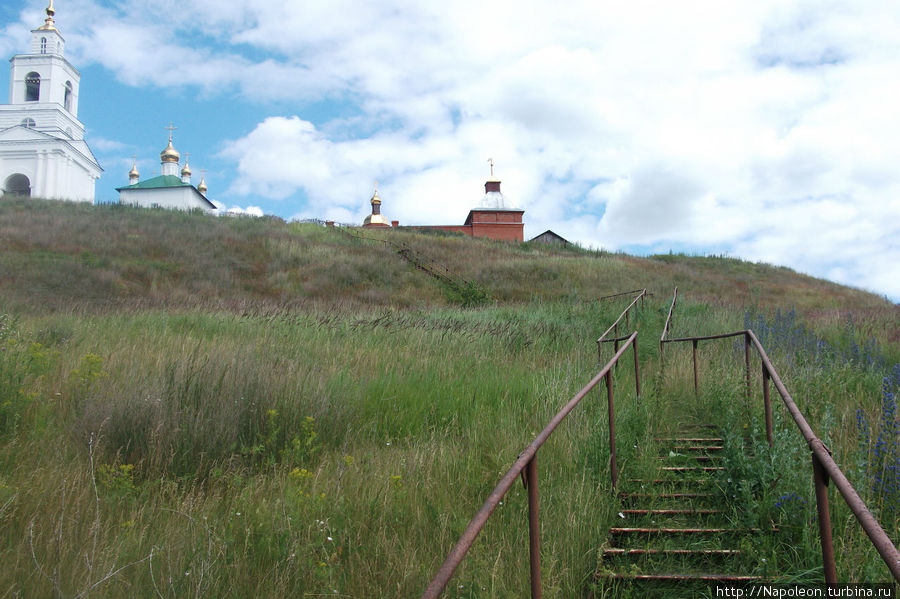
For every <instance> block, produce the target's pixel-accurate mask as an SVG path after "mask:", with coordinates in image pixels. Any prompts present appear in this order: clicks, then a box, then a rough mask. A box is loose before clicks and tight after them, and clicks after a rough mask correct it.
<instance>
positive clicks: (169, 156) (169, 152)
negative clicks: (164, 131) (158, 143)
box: [159, 137, 181, 164]
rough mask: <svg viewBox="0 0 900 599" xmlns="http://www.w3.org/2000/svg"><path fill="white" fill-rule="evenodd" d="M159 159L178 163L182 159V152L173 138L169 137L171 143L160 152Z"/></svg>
mask: <svg viewBox="0 0 900 599" xmlns="http://www.w3.org/2000/svg"><path fill="white" fill-rule="evenodd" d="M159 159H160V160H162V161H163V162H174V163H176V164H177V163H178V161H179V160H181V154H179V153H178V150H176V149H175V147H174V146H173V145H172V138H171V137H170V138H169V145H167V146H166V149H165V150H163V151H162V152H160V153H159Z"/></svg>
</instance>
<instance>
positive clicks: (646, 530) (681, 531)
mask: <svg viewBox="0 0 900 599" xmlns="http://www.w3.org/2000/svg"><path fill="white" fill-rule="evenodd" d="M760 531H761V529H759V528H658V527H644V526H636V527H613V528H610V529H609V534H611V535H632V534H644V535H704V534H708V535H713V534H716V535H720V534H757V533H759V532H760ZM771 532H778V530H777V529H772V531H771Z"/></svg>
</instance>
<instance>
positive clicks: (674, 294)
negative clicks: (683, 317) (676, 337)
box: [659, 287, 678, 347]
mask: <svg viewBox="0 0 900 599" xmlns="http://www.w3.org/2000/svg"><path fill="white" fill-rule="evenodd" d="M677 299H678V287H676V288H675V291H673V292H672V304H671V305H670V306H669V315H668V316H666V322H665V324H664V325H663V332H662V335H661V336H660V338H659V343H660V347H662V343H663V341H665V339H666V335H668V334H669V327H670V326H671V324H672V311H673V310H675V301H676V300H677Z"/></svg>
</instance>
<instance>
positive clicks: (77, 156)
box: [0, 0, 103, 201]
mask: <svg viewBox="0 0 900 599" xmlns="http://www.w3.org/2000/svg"><path fill="white" fill-rule="evenodd" d="M49 1H50V4H49V6H48V7H47V9H46V13H47V18H46V19H44V24H43V25H41V26H40V27H38V28H37V29H34V30H33V31H32V32H31V48H30V50H31V51H30V52H29V53H28V54H18V55H16V56H13V57H12V59H11V60H10V63H11V67H10V77H9V103H8V104H6V105H0V141H2V142H4V143H0V158H2V160H0V189H2V192H0V193H5V194H10V195H20V196H22V195H24V196H29V197H39V198H47V199H68V200H78V201H93V200H94V183H95V181H96V180H97V179H98V178H99V177H100V173H101V172H102V171H103V169H101V168H100V165H99V164H98V163H97V159H96V158H94V155H93V153H92V152H91V150H90V148H89V147H88V146H87V144H86V143H85V141H84V125H83V124H82V123H81V121H79V120H78V98H79V85H80V83H81V75H80V74H79V73H78V70H77V69H76V68H75V67H74V66H72V64H71V63H70V62H69V61H68V60H66V58H65V55H64V50H65V43H66V42H65V39H64V38H63V36H62V34H61V33H60V32H59V30H58V29H57V28H56V23H55V22H54V20H53V17H54V16H55V15H56V9H55V8H54V7H53V0H49Z"/></svg>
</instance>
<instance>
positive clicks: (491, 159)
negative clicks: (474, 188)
mask: <svg viewBox="0 0 900 599" xmlns="http://www.w3.org/2000/svg"><path fill="white" fill-rule="evenodd" d="M488 162H490V163H491V178H492V179H493V177H494V159H493V158H488Z"/></svg>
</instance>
